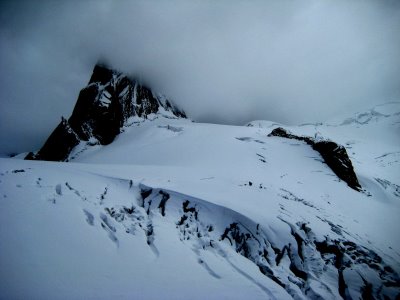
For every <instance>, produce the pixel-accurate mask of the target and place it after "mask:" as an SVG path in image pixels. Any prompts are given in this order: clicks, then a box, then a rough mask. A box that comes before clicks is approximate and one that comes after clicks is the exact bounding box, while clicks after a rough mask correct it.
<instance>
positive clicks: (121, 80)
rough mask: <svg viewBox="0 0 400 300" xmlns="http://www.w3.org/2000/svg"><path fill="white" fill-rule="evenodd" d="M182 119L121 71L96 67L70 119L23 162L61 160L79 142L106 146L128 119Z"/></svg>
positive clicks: (182, 114) (159, 97) (174, 109)
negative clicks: (149, 117)
mask: <svg viewBox="0 0 400 300" xmlns="http://www.w3.org/2000/svg"><path fill="white" fill-rule="evenodd" d="M158 113H159V114H163V115H164V116H166V117H175V118H186V114H185V112H184V111H182V110H180V109H179V108H177V107H176V106H175V105H173V104H172V103H171V102H170V101H169V100H167V99H166V98H165V97H164V96H162V95H157V94H155V93H154V92H153V91H152V90H151V89H149V88H147V87H145V86H143V85H141V84H140V83H138V82H137V81H136V80H134V79H131V78H129V77H128V76H126V75H124V74H123V73H121V72H118V71H116V70H112V69H110V68H109V67H107V66H106V65H104V64H97V65H96V66H95V67H94V70H93V74H92V76H91V78H90V81H89V83H88V85H87V86H86V87H85V88H83V89H82V90H81V91H80V93H79V97H78V100H77V102H76V105H75V108H74V110H73V112H72V115H71V117H70V118H69V119H68V120H67V119H64V118H62V120H61V122H60V124H59V125H58V126H57V127H56V129H55V130H54V131H53V133H52V134H51V135H50V137H49V138H48V139H47V141H46V143H45V144H44V145H43V147H42V148H41V149H40V150H39V151H38V152H37V153H36V154H34V153H32V152H31V153H29V154H28V155H27V156H26V158H25V159H33V160H49V161H64V160H66V159H67V158H68V155H69V154H70V152H71V151H72V149H73V148H74V147H75V146H77V145H78V144H79V143H80V142H81V141H90V142H91V143H92V144H101V145H108V144H110V143H111V142H112V141H113V140H114V139H115V137H116V136H117V135H118V134H119V133H120V132H121V128H122V127H123V126H125V125H126V124H129V123H130V121H131V120H133V119H135V118H139V119H141V120H145V119H147V117H148V116H149V115H151V114H158Z"/></svg>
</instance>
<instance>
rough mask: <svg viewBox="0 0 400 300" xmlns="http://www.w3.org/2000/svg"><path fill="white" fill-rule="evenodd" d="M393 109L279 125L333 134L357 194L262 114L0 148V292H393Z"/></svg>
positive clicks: (137, 126)
mask: <svg viewBox="0 0 400 300" xmlns="http://www.w3.org/2000/svg"><path fill="white" fill-rule="evenodd" d="M399 106H400V105H399V103H391V104H386V105H381V106H376V107H374V108H373V109H371V110H368V111H366V112H363V113H359V114H355V115H354V116H353V117H351V118H347V119H346V118H343V119H341V120H339V121H336V120H334V121H332V122H330V123H327V124H309V125H302V126H298V127H285V126H284V127H285V128H287V129H289V130H291V131H292V132H294V133H296V134H300V135H309V136H313V137H314V136H318V135H320V136H323V137H324V138H330V139H332V140H334V141H335V142H338V143H340V144H342V145H344V146H345V147H346V148H347V151H348V153H349V156H350V158H351V159H352V162H353V165H354V168H355V171H356V174H357V176H358V177H359V179H360V182H361V185H362V188H363V192H356V191H354V190H353V189H351V188H349V187H348V186H347V184H346V183H345V182H343V181H340V180H339V179H338V178H337V177H336V176H335V174H334V173H333V172H332V171H331V170H330V169H329V167H328V166H327V165H326V164H324V162H323V159H322V158H321V156H320V155H319V154H318V153H317V152H315V151H314V150H312V148H311V147H310V146H308V145H306V144H305V143H303V142H299V141H294V140H289V139H284V138H278V137H267V135H268V134H269V133H270V132H271V130H272V129H274V128H276V127H278V126H282V125H280V124H279V125H278V124H274V123H272V122H267V121H254V122H251V123H249V124H248V126H224V125H213V124H198V123H193V122H190V121H188V120H184V119H169V118H164V117H159V118H154V119H153V120H146V121H144V122H138V123H132V125H130V126H128V127H126V128H124V132H123V133H122V134H120V135H119V136H118V137H117V138H116V140H115V141H114V142H113V143H112V144H110V145H108V146H99V145H97V146H89V145H86V144H83V143H81V144H80V145H79V146H78V147H77V148H76V149H75V150H74V153H73V154H71V156H70V162H68V163H50V162H39V161H22V160H19V159H4V158H2V159H0V211H1V218H0V240H1V243H0V274H1V275H0V277H1V278H0V298H2V299H3V298H4V299H21V298H30V299H88V298H89V299H90V298H92V299H110V298H120V299H291V298H295V299H303V298H317V297H322V298H324V299H337V298H340V297H344V298H346V297H347V298H350V297H351V298H353V299H358V298H360V297H367V296H368V295H373V296H379V297H383V296H387V297H389V298H393V299H394V298H395V297H396V296H397V295H398V294H399V293H400V291H399V286H400V281H399V277H398V274H399V273H400V263H399V262H400V234H399V228H400V221H399V220H400V219H399V215H400V181H399V178H400V176H399V175H400V163H399V160H400V138H399V137H400V114H399V112H400V107H399ZM343 120H345V121H343Z"/></svg>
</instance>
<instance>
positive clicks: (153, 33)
mask: <svg viewBox="0 0 400 300" xmlns="http://www.w3.org/2000/svg"><path fill="white" fill-rule="evenodd" d="M399 32H400V1H386V0H376V1H351V0H346V1H345V0H331V1H329V0H327V1H317V0H313V1H311V0H310V1H300V0H299V1H289V0H288V1H285V0H283V1H161V0H159V1H101V0H98V1H64V2H62V1H51V0H49V1H15V0H13V1H1V2H0V70H1V73H2V75H1V76H0V153H5V152H22V151H29V150H34V149H37V148H39V147H40V146H41V145H42V143H43V142H44V141H45V139H46V138H47V137H48V135H49V134H50V133H51V131H52V130H53V129H54V127H55V126H56V125H57V124H58V122H59V121H60V117H61V116H62V115H64V116H66V117H68V116H69V115H70V113H71V112H72V109H73V106H74V104H75V101H76V98H77V95H78V93H79V90H80V89H81V88H82V87H84V86H85V85H86V83H87V81H88V80H89V77H90V74H91V71H92V68H93V66H94V64H95V63H96V61H98V60H99V59H103V60H106V61H107V62H108V63H109V64H110V65H112V66H114V67H115V68H118V69H120V70H122V71H125V72H128V73H130V74H132V75H133V76H136V77H137V78H139V79H140V80H141V81H142V82H144V83H146V84H147V85H149V86H151V87H154V89H156V90H158V91H160V92H162V93H164V94H166V95H167V96H169V97H170V98H172V99H173V100H174V101H175V103H177V104H178V105H179V106H181V107H182V108H183V109H184V110H186V111H187V113H188V114H189V116H190V117H192V118H193V119H194V120H196V121H206V122H214V123H229V124H244V123H246V122H248V121H250V120H253V119H270V120H274V121H278V122H281V123H287V124H296V123H301V122H316V121H323V120H325V119H327V118H329V117H331V116H333V115H335V114H337V113H343V112H345V111H346V110H354V109H357V108H360V109H362V108H366V107H368V106H369V105H374V104H377V103H381V102H386V101H393V100H397V101H399V100H400V34H399Z"/></svg>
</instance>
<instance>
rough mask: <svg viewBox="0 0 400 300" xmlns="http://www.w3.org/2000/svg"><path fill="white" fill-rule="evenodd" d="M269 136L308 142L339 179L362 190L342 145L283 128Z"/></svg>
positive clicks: (277, 129) (353, 187)
mask: <svg viewBox="0 0 400 300" xmlns="http://www.w3.org/2000/svg"><path fill="white" fill-rule="evenodd" d="M268 136H278V137H284V138H288V139H295V140H299V141H303V142H306V143H307V144H308V145H310V146H311V147H312V148H313V149H314V150H315V151H318V152H319V153H320V154H321V156H322V158H323V159H324V161H325V163H326V164H327V165H328V166H329V167H330V168H331V169H332V171H333V172H334V173H335V174H336V176H337V177H339V178H340V179H342V180H343V181H345V182H346V183H347V185H348V186H349V187H351V188H352V189H354V190H356V191H360V190H361V185H360V183H359V182H358V179H357V175H356V173H355V172H354V168H353V164H352V163H351V160H350V158H349V156H348V155H347V151H346V149H345V148H344V147H343V146H342V145H339V144H337V143H335V142H333V141H330V140H317V139H313V138H311V137H307V136H297V135H294V134H292V133H289V132H288V131H286V130H285V129H283V128H282V127H278V128H275V129H274V130H272V132H271V133H270V134H269V135H268Z"/></svg>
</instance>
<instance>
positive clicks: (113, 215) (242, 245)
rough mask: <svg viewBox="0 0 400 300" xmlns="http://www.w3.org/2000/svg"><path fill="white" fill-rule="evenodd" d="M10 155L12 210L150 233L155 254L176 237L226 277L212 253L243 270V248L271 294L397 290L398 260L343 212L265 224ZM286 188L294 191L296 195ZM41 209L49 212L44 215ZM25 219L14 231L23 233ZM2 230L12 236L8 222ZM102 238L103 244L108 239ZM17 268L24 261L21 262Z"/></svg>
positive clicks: (128, 233) (4, 173) (7, 179)
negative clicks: (338, 216)
mask: <svg viewBox="0 0 400 300" xmlns="http://www.w3.org/2000/svg"><path fill="white" fill-rule="evenodd" d="M3 162H4V164H2V166H3V167H2V168H1V173H0V178H1V181H0V185H1V187H2V188H1V190H3V191H4V195H3V201H2V205H3V207H2V208H3V209H6V210H7V211H9V212H11V213H12V212H13V211H18V208H19V207H18V205H19V204H21V205H26V206H27V207H28V208H33V207H36V209H40V210H43V211H51V210H55V212H54V213H56V214H57V216H58V218H60V221H61V222H68V220H71V219H72V220H75V222H78V220H80V221H79V222H80V223H81V224H83V223H86V226H87V227H88V228H89V229H88V230H90V231H93V230H96V232H103V233H104V234H105V236H107V237H108V240H109V243H110V244H111V245H114V246H115V247H116V248H117V249H119V248H121V247H125V245H129V243H130V242H129V241H130V240H132V239H133V240H135V241H138V242H139V243H140V241H142V243H144V245H145V247H148V251H149V252H150V253H151V254H152V255H154V257H156V258H159V257H162V256H163V255H164V251H166V248H163V247H161V248H160V246H159V245H162V243H167V244H168V245H170V246H172V245H176V243H179V241H180V242H181V243H180V245H181V246H182V247H188V249H190V251H192V255H193V256H194V257H197V262H198V266H200V267H201V268H203V269H204V270H205V271H206V272H207V273H208V274H209V275H210V276H211V277H212V278H214V279H218V280H220V279H221V278H220V277H221V276H220V275H219V274H218V271H216V269H215V267H216V266H214V265H213V263H212V262H211V260H210V261H209V255H210V253H211V254H212V255H214V256H216V257H218V259H219V260H220V261H221V262H222V264H224V265H227V266H230V267H232V268H234V269H237V271H238V272H239V273H240V272H242V273H243V272H244V270H243V269H242V267H241V266H239V265H236V262H235V259H234V258H235V255H236V254H235V253H237V254H240V255H241V256H243V257H245V258H247V259H248V260H249V261H250V262H251V263H252V264H254V265H255V266H257V268H258V269H259V271H260V272H261V273H262V274H263V275H264V276H265V278H266V280H267V282H269V283H268V285H261V286H259V288H260V289H261V290H262V291H263V292H264V294H265V293H267V296H268V297H269V298H277V299H279V298H280V297H279V296H275V297H274V296H273V294H271V292H270V291H271V290H274V289H276V290H281V289H282V291H286V292H285V293H287V294H288V295H290V296H291V297H293V298H304V297H307V298H315V297H323V298H324V299H336V298H339V297H343V298H349V297H353V298H359V297H360V296H362V297H368V296H373V297H375V298H380V297H383V295H385V296H387V297H390V298H392V297H393V296H395V291H396V289H398V283H399V277H398V274H397V273H396V271H395V270H394V269H398V268H399V266H391V265H389V264H388V263H386V262H385V259H384V258H383V257H382V256H381V255H379V254H378V253H376V252H375V251H373V250H371V249H368V248H366V247H365V246H361V245H359V244H358V240H357V239H352V238H351V239H349V238H348V236H347V237H345V236H344V235H343V234H342V233H341V231H342V228H340V227H337V226H336V225H335V224H334V221H332V222H331V221H330V220H321V221H322V222H328V223H329V224H331V232H327V233H326V235H325V236H320V235H318V234H316V233H315V232H314V228H312V227H310V224H307V222H297V223H293V221H292V220H291V219H290V218H287V217H285V216H279V217H278V218H277V220H276V221H275V222H272V223H268V224H260V223H258V222H256V221H254V220H252V219H251V218H249V217H247V216H245V214H243V213H239V212H237V211H234V210H232V209H230V208H227V207H225V206H221V205H216V204H214V203H211V202H208V201H205V200H202V199H199V198H195V197H191V196H190V195H185V194H182V193H179V192H174V191H172V190H169V189H163V188H152V187H150V186H147V185H143V184H140V183H136V181H135V180H126V179H119V178H110V177H105V176H100V175H94V174H90V173H88V172H85V171H74V170H72V169H71V170H67V169H58V168H57V165H48V166H47V167H46V165H42V167H41V168H38V167H36V166H34V165H31V164H30V163H29V162H25V163H24V164H21V166H22V165H23V166H24V167H22V168H18V169H13V164H11V163H10V162H9V161H5V160H3ZM282 192H283V193H284V194H285V195H286V197H288V198H293V197H296V196H295V195H293V194H291V193H290V192H288V191H285V190H282ZM21 193H22V194H25V195H26V196H28V195H29V196H28V199H29V200H28V201H26V200H24V201H22V202H21V201H20V200H19V199H20V196H18V195H20V194H21ZM4 196H6V197H4ZM13 200H14V201H13ZM294 201H295V200H294ZM299 201H300V199H299ZM15 205H17V206H15ZM57 207H59V208H57ZM11 217H12V218H13V217H16V216H11ZM33 218H34V219H33V220H36V219H37V218H39V219H41V218H42V216H41V214H37V215H36V216H33ZM21 221H22V222H23V223H24V220H23V219H22V220H21ZM18 222H19V221H18V220H14V221H13V222H11V224H10V223H9V224H8V225H11V227H12V228H14V227H13V226H14V224H18ZM36 222H37V220H36V221H34V222H33V224H32V225H33V226H34V224H35V223H36ZM278 224H280V225H279V226H282V224H284V225H285V226H284V228H286V229H285V231H284V236H282V235H281V234H279V235H277V234H276V233H275V232H277V225H278ZM48 225H49V226H57V224H51V223H50V224H48ZM279 226H278V227H279ZM3 228H4V227H3ZM16 228H17V231H16V232H15V234H19V232H18V227H16ZM92 228H93V229H92ZM81 230H86V229H84V228H81ZM167 232H168V235H165V234H166V233H167ZM1 238H2V240H7V241H9V242H10V241H12V240H10V239H9V237H8V234H7V233H6V232H5V231H2V236H1ZM48 238H51V236H50V237H48ZM97 242H100V240H98V241H97ZM100 245H103V246H102V247H104V241H102V242H101V243H100V244H98V246H99V247H101V246H100ZM12 246H13V245H11V247H10V248H13V247H12ZM35 247H39V249H40V247H42V246H40V244H39V245H36V246H35ZM81 247H82V248H85V245H84V244H82V245H81ZM175 247H176V246H175ZM42 250H46V249H42ZM81 250H83V251H84V249H81ZM133 250H134V249H131V251H133ZM14 251H19V250H18V249H15V250H14ZM6 254H8V253H7V252H4V253H3V255H6ZM14 255H15V254H14ZM28 255H29V254H28ZM124 259H127V258H124ZM2 261H3V259H2ZM14 267H15V266H14ZM16 267H17V268H20V267H22V266H19V265H18V263H17V266H16ZM50 267H51V266H50ZM192 268H194V266H192ZM244 278H247V279H249V278H248V277H246V276H244ZM350 282H351V283H350ZM282 291H281V292H280V293H282ZM264 296H265V295H264Z"/></svg>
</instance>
